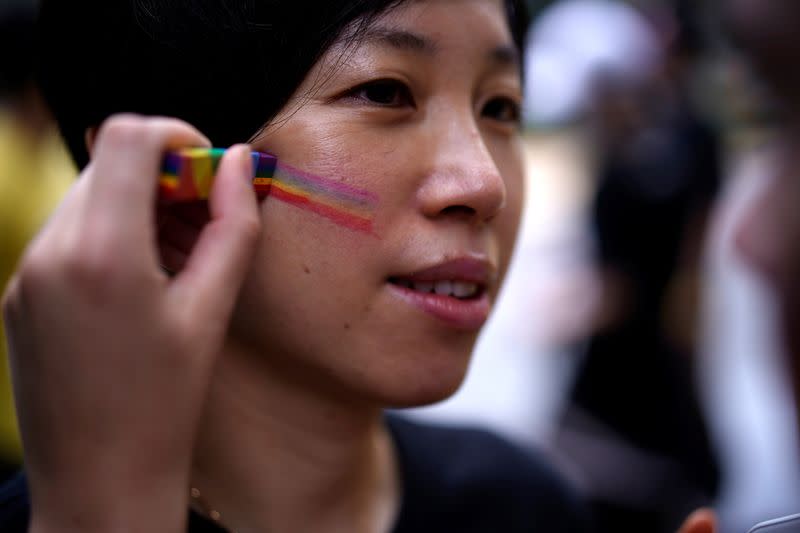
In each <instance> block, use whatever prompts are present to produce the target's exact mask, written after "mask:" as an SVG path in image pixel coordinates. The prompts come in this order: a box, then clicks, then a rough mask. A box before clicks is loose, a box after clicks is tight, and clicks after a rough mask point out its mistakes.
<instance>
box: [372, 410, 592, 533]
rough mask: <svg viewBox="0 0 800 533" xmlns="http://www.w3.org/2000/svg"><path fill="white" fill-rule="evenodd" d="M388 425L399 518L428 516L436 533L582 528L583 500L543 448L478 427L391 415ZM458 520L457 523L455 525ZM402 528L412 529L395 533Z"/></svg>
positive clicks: (585, 515)
mask: <svg viewBox="0 0 800 533" xmlns="http://www.w3.org/2000/svg"><path fill="white" fill-rule="evenodd" d="M387 423H388V425H389V428H390V430H391V432H392V436H393V438H394V440H395V445H396V447H397V451H398V455H399V461H400V465H401V473H402V475H403V482H404V502H403V508H402V512H401V517H400V518H401V519H400V523H401V524H402V523H403V522H404V521H405V522H408V521H410V520H412V519H413V520H420V523H421V522H422V521H423V519H424V522H425V523H427V524H430V523H431V521H432V519H434V517H435V519H438V520H441V523H440V524H439V527H441V528H444V529H441V530H442V531H447V530H451V531H504V532H512V531H513V532H517V531H519V532H522V531H547V532H553V533H555V532H559V531H565V532H566V531H570V532H576V533H577V532H580V531H585V530H587V529H588V527H587V526H588V511H587V510H586V508H585V507H584V504H583V502H582V500H581V499H580V498H579V497H578V495H577V493H576V492H575V491H574V490H573V489H572V487H571V486H570V485H569V484H568V483H567V482H566V481H565V480H564V479H563V478H562V477H561V476H560V475H559V474H558V473H557V472H556V471H555V470H554V469H553V468H552V467H551V466H550V465H549V463H548V461H547V460H546V459H545V458H544V457H543V455H542V454H540V453H537V452H535V451H534V450H528V449H523V448H522V447H520V446H518V445H516V444H514V443H512V442H510V441H508V440H505V439H503V438H501V437H499V436H497V435H495V434H493V433H491V432H489V431H486V430H483V429H479V428H474V427H463V426H437V425H429V424H424V423H419V422H414V421H410V420H408V419H405V418H401V417H397V416H395V415H390V416H389V417H387ZM408 515H410V516H408ZM459 521H463V524H460V525H459V524H456V523H454V522H459ZM416 527H418V528H419V527H421V526H420V524H416ZM406 530H408V531H414V530H415V529H414V528H413V527H410V526H409V527H407V528H400V529H399V530H398V531H406ZM419 530H420V531H422V530H423V529H419ZM424 530H432V529H424Z"/></svg>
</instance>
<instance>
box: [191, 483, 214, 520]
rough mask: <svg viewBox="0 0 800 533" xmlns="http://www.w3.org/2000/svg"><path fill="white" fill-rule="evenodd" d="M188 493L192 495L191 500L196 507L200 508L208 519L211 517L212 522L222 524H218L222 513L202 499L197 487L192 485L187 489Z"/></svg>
mask: <svg viewBox="0 0 800 533" xmlns="http://www.w3.org/2000/svg"><path fill="white" fill-rule="evenodd" d="M189 495H190V496H191V497H192V502H193V503H194V504H195V505H196V506H197V507H199V508H200V510H201V511H202V512H203V514H204V515H206V516H207V517H208V518H209V519H211V521H212V522H214V523H215V524H217V525H220V526H221V525H222V524H220V520H221V519H222V515H221V514H220V512H219V511H217V510H216V509H212V508H211V507H210V506H209V505H208V502H207V501H206V500H205V499H203V495H202V494H201V493H200V489H198V488H197V487H192V488H191V489H189Z"/></svg>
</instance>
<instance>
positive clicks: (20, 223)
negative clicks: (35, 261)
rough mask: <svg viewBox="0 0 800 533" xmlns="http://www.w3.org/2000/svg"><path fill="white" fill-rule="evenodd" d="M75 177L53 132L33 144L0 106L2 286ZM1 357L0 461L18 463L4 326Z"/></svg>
mask: <svg viewBox="0 0 800 533" xmlns="http://www.w3.org/2000/svg"><path fill="white" fill-rule="evenodd" d="M75 175H76V170H75V166H74V164H73V163H72V160H71V159H70V157H69V154H68V153H67V151H66V149H65V148H64V146H63V143H62V142H61V139H60V137H59V136H58V133H57V132H56V131H55V129H53V130H52V131H50V132H48V133H47V134H46V135H45V138H43V139H41V140H39V141H34V140H33V139H32V138H31V136H30V134H28V133H27V132H26V131H24V129H23V128H22V127H21V126H20V124H19V122H18V121H17V120H15V118H14V117H13V116H12V115H11V113H10V112H8V111H7V110H5V109H3V108H2V107H0V288H4V287H5V286H6V283H7V282H8V280H9V278H10V277H11V274H12V273H13V272H14V269H15V267H16V264H17V261H18V259H19V257H20V255H21V254H22V252H23V251H24V249H25V246H26V244H27V243H28V241H29V240H30V239H31V237H33V236H34V235H35V234H36V232H37V230H38V229H39V228H40V227H41V225H42V223H43V222H44V221H45V220H46V218H47V217H48V215H49V214H50V213H51V212H52V210H53V208H54V207H55V206H56V205H57V204H58V202H59V200H60V199H61V197H62V196H63V195H64V193H65V192H66V190H67V189H68V188H69V186H70V184H71V183H72V182H73V180H74V178H75ZM1 322H2V321H0V323H1ZM0 358H2V359H1V360H0V461H3V462H5V463H16V462H20V461H21V459H22V447H21V445H20V441H19V436H18V432H17V425H16V417H15V415H14V404H13V399H12V394H11V385H10V380H9V375H8V365H7V362H6V361H7V354H6V339H5V332H4V331H3V327H2V325H1V324H0Z"/></svg>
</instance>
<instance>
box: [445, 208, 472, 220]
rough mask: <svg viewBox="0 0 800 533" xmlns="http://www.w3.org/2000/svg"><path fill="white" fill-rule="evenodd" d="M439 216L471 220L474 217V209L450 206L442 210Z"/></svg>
mask: <svg viewBox="0 0 800 533" xmlns="http://www.w3.org/2000/svg"><path fill="white" fill-rule="evenodd" d="M440 214H441V215H444V216H448V217H458V218H471V217H474V216H475V209H474V208H472V207H470V206H468V205H450V206H447V207H445V208H444V209H442V211H441V213H440Z"/></svg>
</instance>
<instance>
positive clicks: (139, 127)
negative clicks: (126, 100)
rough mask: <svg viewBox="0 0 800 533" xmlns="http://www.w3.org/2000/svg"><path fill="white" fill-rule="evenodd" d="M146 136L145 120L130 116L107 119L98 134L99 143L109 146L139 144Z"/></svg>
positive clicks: (123, 115)
mask: <svg viewBox="0 0 800 533" xmlns="http://www.w3.org/2000/svg"><path fill="white" fill-rule="evenodd" d="M147 136H148V133H147V124H146V122H145V120H144V119H143V118H142V117H140V116H137V115H132V114H121V115H114V116H112V117H110V118H108V119H107V120H106V121H105V122H104V123H103V125H102V126H101V127H100V131H99V133H98V139H99V141H100V142H103V143H107V144H110V145H111V146H123V145H128V144H141V143H142V142H144V141H145V140H146V139H147Z"/></svg>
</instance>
